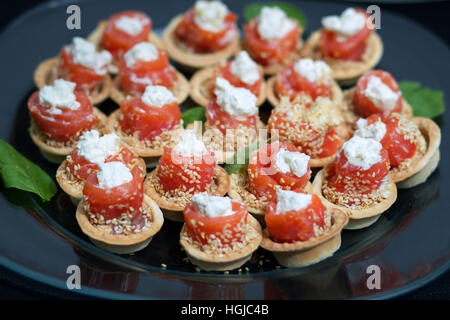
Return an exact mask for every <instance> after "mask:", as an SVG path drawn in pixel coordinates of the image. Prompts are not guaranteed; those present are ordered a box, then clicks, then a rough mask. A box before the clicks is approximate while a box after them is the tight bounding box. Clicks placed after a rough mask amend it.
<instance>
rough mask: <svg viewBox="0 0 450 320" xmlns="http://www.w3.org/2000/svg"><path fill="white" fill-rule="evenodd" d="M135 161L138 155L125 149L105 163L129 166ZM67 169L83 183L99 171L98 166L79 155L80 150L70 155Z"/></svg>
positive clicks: (107, 159)
mask: <svg viewBox="0 0 450 320" xmlns="http://www.w3.org/2000/svg"><path fill="white" fill-rule="evenodd" d="M135 159H137V157H136V155H135V154H134V153H133V152H132V151H130V149H128V148H126V147H124V148H122V149H121V150H120V151H119V153H118V154H116V155H114V156H110V157H108V158H106V159H105V162H113V161H120V162H123V163H124V164H125V165H127V166H128V165H130V164H131V163H132V161H133V160H135ZM67 167H68V168H69V171H70V173H71V174H72V175H73V176H74V177H76V178H77V179H79V180H81V181H85V180H86V179H87V178H88V177H89V175H91V174H92V173H97V171H98V165H97V164H95V163H92V162H90V161H88V160H86V159H85V158H83V157H82V156H80V155H78V149H74V150H73V151H72V153H71V154H70V161H68V163H67Z"/></svg>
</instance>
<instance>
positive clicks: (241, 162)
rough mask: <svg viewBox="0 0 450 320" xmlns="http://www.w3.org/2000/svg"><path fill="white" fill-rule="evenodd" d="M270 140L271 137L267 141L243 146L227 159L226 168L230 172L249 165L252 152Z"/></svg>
mask: <svg viewBox="0 0 450 320" xmlns="http://www.w3.org/2000/svg"><path fill="white" fill-rule="evenodd" d="M269 142H270V138H269V139H268V140H267V141H256V142H253V143H252V144H251V145H249V146H247V147H245V148H241V149H239V150H238V151H236V152H235V153H234V155H233V156H232V157H230V158H229V159H227V161H226V162H225V165H224V169H225V171H226V172H227V173H228V174H232V173H236V172H239V171H240V170H242V169H246V168H247V167H248V163H249V158H250V154H251V153H252V152H253V151H255V150H257V149H259V148H260V147H261V146H263V145H265V144H267V143H269Z"/></svg>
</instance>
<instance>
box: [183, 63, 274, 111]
mask: <svg viewBox="0 0 450 320" xmlns="http://www.w3.org/2000/svg"><path fill="white" fill-rule="evenodd" d="M214 69H215V67H209V68H204V69H201V70H199V71H197V72H196V73H194V75H193V76H192V78H191V81H190V96H191V98H192V100H194V101H195V102H196V103H198V104H199V105H201V106H204V107H206V105H207V104H208V103H209V101H210V100H211V99H212V97H211V93H210V89H211V87H212V85H213V79H212V77H213V74H214ZM266 91H267V90H266V83H265V81H263V82H262V83H261V88H260V91H259V94H258V96H257V99H258V100H257V101H256V106H258V107H259V106H260V105H262V104H263V103H264V101H265V100H266Z"/></svg>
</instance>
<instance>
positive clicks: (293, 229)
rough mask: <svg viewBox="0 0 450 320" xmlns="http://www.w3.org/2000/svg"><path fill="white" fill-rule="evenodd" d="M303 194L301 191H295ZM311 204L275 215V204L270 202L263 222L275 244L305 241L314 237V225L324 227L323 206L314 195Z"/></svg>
mask: <svg viewBox="0 0 450 320" xmlns="http://www.w3.org/2000/svg"><path fill="white" fill-rule="evenodd" d="M297 192H299V193H304V192H302V191H297ZM311 197H312V198H311V203H310V204H309V205H308V207H307V208H305V209H302V210H291V211H287V212H284V213H281V214H277V213H276V212H277V202H276V201H271V202H270V203H269V205H268V207H267V211H266V215H265V216H264V220H265V221H266V225H267V231H268V232H269V234H270V237H271V238H272V239H273V240H275V241H277V242H288V243H289V242H294V241H307V240H309V239H311V238H312V237H314V235H315V233H314V225H316V226H317V227H323V226H324V225H325V220H324V215H325V210H326V209H325V206H324V205H323V204H322V202H321V201H320V199H319V197H318V196H316V195H315V194H313V195H311Z"/></svg>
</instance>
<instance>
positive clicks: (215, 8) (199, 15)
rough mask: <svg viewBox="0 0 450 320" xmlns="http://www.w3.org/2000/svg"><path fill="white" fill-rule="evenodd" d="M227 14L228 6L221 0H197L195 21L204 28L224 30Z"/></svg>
mask: <svg viewBox="0 0 450 320" xmlns="http://www.w3.org/2000/svg"><path fill="white" fill-rule="evenodd" d="M227 14H228V8H227V6H226V5H225V4H223V3H222V2H220V1H197V2H196V3H195V5H194V22H195V23H196V24H197V25H198V26H199V27H200V28H202V29H203V30H207V31H211V32H219V31H221V30H223V28H225V17H226V16H227Z"/></svg>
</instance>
